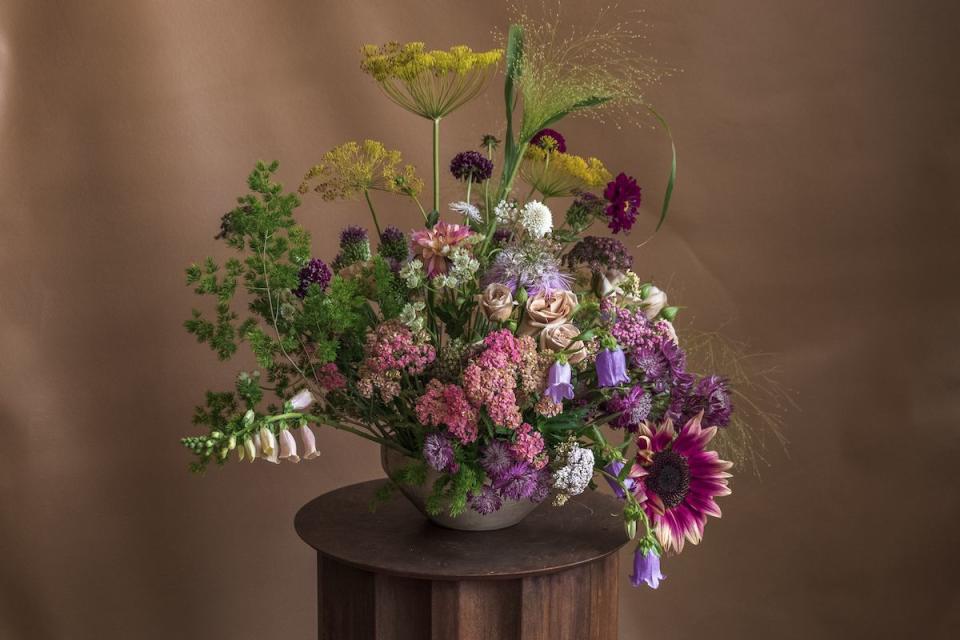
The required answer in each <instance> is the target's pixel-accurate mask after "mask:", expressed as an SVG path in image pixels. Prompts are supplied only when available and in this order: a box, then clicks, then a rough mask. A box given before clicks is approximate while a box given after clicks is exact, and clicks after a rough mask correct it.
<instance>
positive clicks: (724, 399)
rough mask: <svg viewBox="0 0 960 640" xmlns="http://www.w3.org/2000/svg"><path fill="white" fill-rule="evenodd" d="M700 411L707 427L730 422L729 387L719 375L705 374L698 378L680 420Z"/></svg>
mask: <svg viewBox="0 0 960 640" xmlns="http://www.w3.org/2000/svg"><path fill="white" fill-rule="evenodd" d="M701 411H703V421H702V422H703V424H704V425H706V426H708V427H726V426H727V425H729V424H730V414H731V413H733V403H732V402H731V401H730V389H729V386H728V384H727V381H726V380H724V379H723V378H721V377H720V376H707V377H706V378H703V379H702V380H700V382H699V383H698V384H697V387H696V389H695V390H694V391H693V393H691V394H690V397H689V399H688V402H687V407H686V408H685V409H684V412H683V418H682V420H683V421H686V420H689V419H691V418H693V417H695V416H696V415H697V414H698V413H700V412H701Z"/></svg>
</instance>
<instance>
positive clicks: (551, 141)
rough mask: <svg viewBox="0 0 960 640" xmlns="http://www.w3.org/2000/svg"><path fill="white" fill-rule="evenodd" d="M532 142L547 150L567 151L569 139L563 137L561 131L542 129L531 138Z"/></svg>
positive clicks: (535, 145)
mask: <svg viewBox="0 0 960 640" xmlns="http://www.w3.org/2000/svg"><path fill="white" fill-rule="evenodd" d="M530 144H531V145H532V146H534V147H540V148H541V149H545V150H547V151H559V152H560V153H566V152H567V141H566V140H564V139H563V136H562V135H561V134H560V132H559V131H554V130H553V129H540V131H537V132H536V133H535V134H533V137H532V138H530Z"/></svg>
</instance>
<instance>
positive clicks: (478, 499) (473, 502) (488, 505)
mask: <svg viewBox="0 0 960 640" xmlns="http://www.w3.org/2000/svg"><path fill="white" fill-rule="evenodd" d="M501 506H503V501H502V500H501V499H500V496H498V495H497V492H496V491H495V490H494V489H493V487H489V486H487V487H483V488H482V489H481V490H480V492H479V493H473V494H471V495H470V508H471V509H473V510H474V511H476V512H477V513H479V514H480V515H482V516H486V515H490V514H491V513H493V512H494V511H499V510H500V507H501Z"/></svg>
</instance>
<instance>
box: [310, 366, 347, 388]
mask: <svg viewBox="0 0 960 640" xmlns="http://www.w3.org/2000/svg"><path fill="white" fill-rule="evenodd" d="M317 384H319V385H320V386H321V387H323V389H325V390H326V391H339V390H340V389H344V388H346V386H347V379H346V378H345V377H344V375H343V374H342V373H340V369H339V368H337V365H336V363H333V362H328V363H327V364H325V365H323V366H322V367H320V368H319V369H317Z"/></svg>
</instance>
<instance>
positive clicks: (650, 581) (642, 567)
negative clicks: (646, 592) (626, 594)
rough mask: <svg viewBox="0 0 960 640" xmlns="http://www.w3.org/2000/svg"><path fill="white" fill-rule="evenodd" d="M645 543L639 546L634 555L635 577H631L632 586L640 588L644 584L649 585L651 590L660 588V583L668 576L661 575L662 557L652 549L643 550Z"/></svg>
mask: <svg viewBox="0 0 960 640" xmlns="http://www.w3.org/2000/svg"><path fill="white" fill-rule="evenodd" d="M643 546H644V545H643V543H641V544H639V545H637V550H636V551H634V553H633V575H631V576H630V584H632V585H633V586H635V587H639V586H640V585H641V584H642V583H644V582H645V583H647V586H648V587H650V588H651V589H656V588H657V587H659V586H660V581H661V580H663V579H665V578H666V577H667V576H665V575H663V574H662V573H660V556H659V555H657V552H656V551H654V550H653V549H651V548H649V547H648V548H647V549H646V550H644V549H642V547H643Z"/></svg>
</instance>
